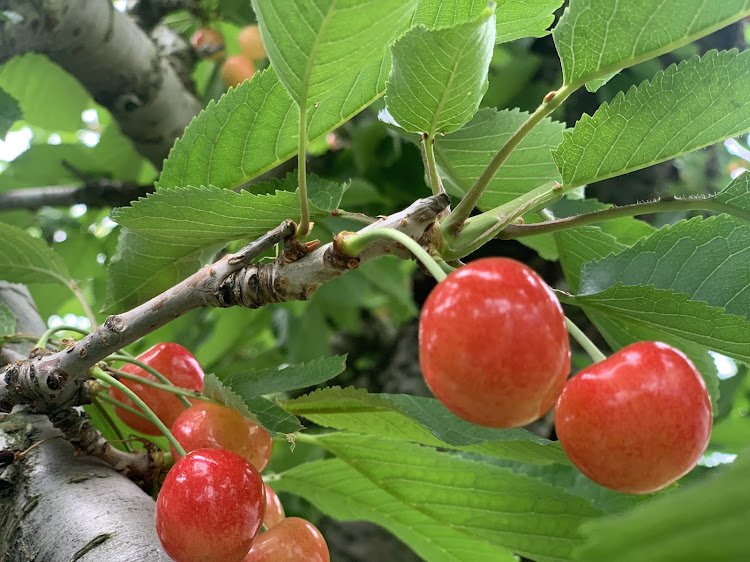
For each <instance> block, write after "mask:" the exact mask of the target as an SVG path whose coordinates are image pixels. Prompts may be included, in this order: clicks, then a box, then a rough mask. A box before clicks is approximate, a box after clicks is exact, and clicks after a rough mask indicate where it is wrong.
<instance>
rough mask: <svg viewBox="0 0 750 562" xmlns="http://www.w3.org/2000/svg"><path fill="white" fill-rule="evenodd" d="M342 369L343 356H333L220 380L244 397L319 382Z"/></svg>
mask: <svg viewBox="0 0 750 562" xmlns="http://www.w3.org/2000/svg"><path fill="white" fill-rule="evenodd" d="M345 368H346V357H345V356H343V355H335V356H333V357H321V358H320V359H313V360H312V361H308V362H307V363H300V364H298V365H286V366H281V367H275V368H268V369H257V370H253V371H243V372H240V373H231V374H229V375H228V376H226V377H222V381H221V382H222V383H224V385H226V386H228V387H230V388H231V389H233V390H234V391H235V392H237V393H238V394H239V395H240V396H242V397H243V398H248V397H252V396H260V395H262V394H272V393H274V392H286V391H288V390H296V389H298V388H307V387H310V386H314V385H316V384H321V383H324V382H326V381H327V380H329V379H332V378H333V377H335V376H336V375H338V374H340V373H342V372H343V371H344V369H345Z"/></svg>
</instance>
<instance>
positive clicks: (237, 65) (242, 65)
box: [221, 55, 255, 88]
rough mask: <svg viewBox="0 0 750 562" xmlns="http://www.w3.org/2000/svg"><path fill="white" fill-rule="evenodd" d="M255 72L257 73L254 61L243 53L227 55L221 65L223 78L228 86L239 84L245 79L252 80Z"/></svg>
mask: <svg viewBox="0 0 750 562" xmlns="http://www.w3.org/2000/svg"><path fill="white" fill-rule="evenodd" d="M253 74H255V65H254V64H253V61H251V60H250V59H248V58H246V57H243V56H242V55H233V56H231V57H227V60H225V61H224V64H222V65H221V79H222V81H223V82H224V85H225V86H226V87H227V88H229V87H231V86H239V85H240V84H242V83H243V82H244V81H245V80H250V78H252V77H253Z"/></svg>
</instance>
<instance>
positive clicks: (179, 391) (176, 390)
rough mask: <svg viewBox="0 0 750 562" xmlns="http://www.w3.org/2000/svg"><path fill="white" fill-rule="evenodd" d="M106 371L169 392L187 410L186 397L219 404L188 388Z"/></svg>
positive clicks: (111, 369)
mask: <svg viewBox="0 0 750 562" xmlns="http://www.w3.org/2000/svg"><path fill="white" fill-rule="evenodd" d="M107 371H109V372H111V373H113V374H115V375H117V376H118V377H120V378H121V379H126V380H129V381H134V382H137V383H139V384H142V385H144V386H150V387H151V388H156V389H158V390H163V391H165V392H169V393H170V394H174V395H175V396H177V398H179V399H180V401H181V402H182V403H183V405H185V407H186V408H189V407H190V406H192V404H191V403H190V401H189V400H187V398H186V397H190V398H194V399H196V400H203V401H205V402H213V403H216V404H219V402H216V401H215V400H213V399H212V398H209V397H207V396H204V395H202V394H201V393H200V392H198V391H197V390H191V389H189V388H182V387H181V386H175V385H173V384H172V383H169V384H163V383H160V382H156V381H152V380H149V379H145V378H143V377H141V376H138V375H134V374H132V373H126V372H125V371H121V370H119V369H113V368H112V367H109V368H107ZM186 403H187V404H186Z"/></svg>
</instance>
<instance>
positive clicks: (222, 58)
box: [190, 24, 267, 88]
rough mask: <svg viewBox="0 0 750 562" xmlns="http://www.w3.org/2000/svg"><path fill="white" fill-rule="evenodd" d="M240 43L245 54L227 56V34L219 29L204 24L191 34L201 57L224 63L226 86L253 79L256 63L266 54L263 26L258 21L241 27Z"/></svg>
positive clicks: (223, 72) (223, 73)
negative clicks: (225, 38) (206, 26)
mask: <svg viewBox="0 0 750 562" xmlns="http://www.w3.org/2000/svg"><path fill="white" fill-rule="evenodd" d="M237 43H238V45H239V47H240V51H242V54H241V55H232V56H231V57H227V56H226V45H225V43H224V36H223V35H222V34H221V32H220V31H217V30H216V29H209V28H201V29H199V30H198V31H196V32H195V33H193V35H192V37H190V44H191V45H192V46H193V49H194V50H195V52H196V54H197V55H198V56H199V57H200V58H204V59H207V60H210V61H214V62H216V63H221V79H222V81H223V82H224V85H225V86H226V87H227V88H229V87H230V86H238V85H239V84H242V82H244V81H245V80H250V78H252V76H253V74H255V69H256V64H257V63H258V62H259V61H262V60H263V59H265V58H266V56H267V55H266V50H265V48H264V47H263V40H262V39H261V37H260V30H259V29H258V26H257V25H255V24H253V25H248V26H247V27H244V28H242V29H241V30H240V33H239V35H237Z"/></svg>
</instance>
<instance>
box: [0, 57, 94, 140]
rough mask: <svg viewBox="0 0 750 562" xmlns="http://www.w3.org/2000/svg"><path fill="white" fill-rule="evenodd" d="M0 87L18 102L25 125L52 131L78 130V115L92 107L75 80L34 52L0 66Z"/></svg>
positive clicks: (80, 121)
mask: <svg viewBox="0 0 750 562" xmlns="http://www.w3.org/2000/svg"><path fill="white" fill-rule="evenodd" d="M0 87H2V88H3V89H4V90H5V91H6V92H7V93H8V94H10V95H11V96H13V97H14V98H16V99H17V100H18V103H19V105H20V107H21V111H22V112H23V118H24V120H25V121H26V122H28V123H30V124H32V125H36V126H39V127H43V128H45V129H49V130H53V131H55V130H57V131H77V130H78V129H80V128H81V126H82V125H83V121H82V120H81V113H82V112H83V110H85V109H87V108H88V107H91V105H92V104H93V102H92V100H91V96H90V95H89V93H88V92H87V91H86V90H85V89H84V87H83V86H81V84H80V83H79V82H78V80H76V79H75V78H73V76H71V75H70V74H68V73H67V72H66V71H65V70H63V69H62V68H60V67H59V66H57V65H56V64H55V63H53V62H52V61H50V60H49V59H48V58H47V57H45V56H43V55H38V54H36V53H27V54H25V55H23V56H19V57H15V58H12V59H10V60H9V61H7V62H6V63H5V64H3V65H0Z"/></svg>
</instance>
